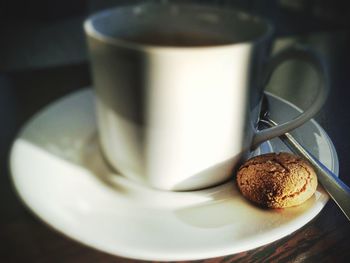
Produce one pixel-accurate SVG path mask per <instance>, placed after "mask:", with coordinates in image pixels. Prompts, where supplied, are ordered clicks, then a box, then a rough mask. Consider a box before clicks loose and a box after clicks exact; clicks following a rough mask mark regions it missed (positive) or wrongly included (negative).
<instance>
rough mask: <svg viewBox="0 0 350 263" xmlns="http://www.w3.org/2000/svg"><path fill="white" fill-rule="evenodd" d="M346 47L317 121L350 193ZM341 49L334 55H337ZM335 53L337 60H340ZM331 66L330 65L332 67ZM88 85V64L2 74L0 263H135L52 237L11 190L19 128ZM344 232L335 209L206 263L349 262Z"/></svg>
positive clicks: (330, 206) (349, 234)
mask: <svg viewBox="0 0 350 263" xmlns="http://www.w3.org/2000/svg"><path fill="white" fill-rule="evenodd" d="M346 36H347V38H346V39H347V40H346V41H347V42H344V43H345V44H344V43H343V45H340V46H337V48H336V50H338V52H335V53H332V52H331V53H330V54H331V55H330V56H329V57H330V59H331V60H332V67H331V68H330V70H331V72H332V76H333V77H332V82H331V84H332V89H331V94H330V97H329V99H328V101H327V104H326V106H325V107H324V110H323V111H322V112H321V113H320V114H319V115H318V117H317V120H318V121H319V122H320V123H321V124H322V126H323V127H324V129H325V130H326V131H327V133H328V134H329V136H330V137H331V139H332V141H333V143H334V145H335V147H336V149H337V152H338V155H339V161H340V177H341V178H342V179H343V180H344V181H345V182H346V183H347V184H348V185H350V157H349V154H348V153H349V152H350V139H349V136H350V112H349V108H348V107H349V97H350V87H349V85H350V81H349V79H348V77H349V74H348V73H350V72H349V70H348V69H349V68H350V63H349V62H348V59H349V58H350V56H349V50H348V49H346V48H344V46H347V44H346V43H349V41H348V40H349V39H348V34H346ZM338 47H339V48H338ZM339 50H340V52H339ZM330 63H331V62H330ZM88 85H91V80H90V75H89V69H88V65H87V63H86V62H80V63H68V64H61V65H58V66H53V65H50V66H45V67H42V68H26V69H17V70H10V71H6V70H3V71H1V72H0V120H1V124H2V125H1V129H0V165H1V166H0V211H1V216H0V262H134V260H129V259H124V258H120V257H115V256H111V255H108V254H105V253H103V252H99V251H97V250H94V249H92V248H88V247H86V246H84V245H81V244H79V243H77V242H75V241H72V240H70V239H69V238H67V237H64V236H62V235H61V234H58V233H57V232H55V231H54V230H52V229H50V228H49V227H47V226H46V225H44V224H43V223H42V222H41V221H40V220H38V219H37V218H35V217H34V216H33V215H32V213H31V212H29V210H28V209H27V208H26V207H25V206H24V205H23V204H22V203H21V202H20V200H19V199H18V198H17V196H16V193H15V190H14V188H13V186H12V184H11V180H10V176H11V175H10V171H9V166H8V158H9V156H8V154H9V150H10V147H11V143H12V142H13V140H14V139H15V137H16V134H17V133H18V131H19V129H20V128H21V127H22V126H23V125H24V123H25V122H26V121H27V120H28V119H29V118H30V117H31V116H32V115H33V114H34V113H36V112H37V111H39V110H40V109H41V108H42V107H44V106H46V105H48V104H49V103H50V102H53V101H55V100H56V99H57V98H60V97H62V96H63V95H66V94H68V93H70V92H74V91H76V90H78V89H80V88H83V87H86V86H88ZM349 258H350V224H349V222H348V221H347V220H346V218H345V217H344V216H343V215H342V213H341V212H340V211H339V209H338V208H337V206H336V205H335V204H334V202H332V201H329V202H328V203H327V205H326V206H325V207H324V209H323V210H322V211H321V212H320V214H319V215H318V216H317V217H316V218H314V219H313V220H312V221H311V222H309V223H308V224H307V225H305V226H304V227H302V228H301V229H299V230H298V231H296V232H294V233H293V234H291V235H289V236H287V237H285V238H283V239H281V240H278V241H276V242H273V243H271V244H268V245H265V246H262V247H260V248H257V249H254V250H251V251H247V252H243V253H239V254H236V255H231V256H226V257H220V258H214V259H207V260H204V262H249V261H251V262H255V261H256V262H280V261H283V262H285V261H291V262H349Z"/></svg>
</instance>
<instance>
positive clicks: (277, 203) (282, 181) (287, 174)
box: [237, 152, 317, 208]
mask: <svg viewBox="0 0 350 263" xmlns="http://www.w3.org/2000/svg"><path fill="white" fill-rule="evenodd" d="M237 185H238V188H239V189H240V191H241V193H242V194H243V196H245V197H246V198H247V199H249V200H250V201H252V202H254V203H257V204H259V205H261V206H265V207H270V208H285V207H291V206H296V205H299V204H301V203H303V202H305V201H306V200H307V199H309V198H310V197H311V196H312V195H313V194H314V192H315V191H316V188H317V176H316V173H315V171H314V169H313V168H312V166H311V165H310V164H309V163H308V162H307V161H306V160H304V159H302V158H300V157H299V156H296V155H294V154H290V153H284V152H283V153H268V154H263V155H259V156H256V157H253V158H251V159H249V160H247V161H246V162H245V163H244V164H243V165H242V166H241V167H240V168H239V170H238V173H237Z"/></svg>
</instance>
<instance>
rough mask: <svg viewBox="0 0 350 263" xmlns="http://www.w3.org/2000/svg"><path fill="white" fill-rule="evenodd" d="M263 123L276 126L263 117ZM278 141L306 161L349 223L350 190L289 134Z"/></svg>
mask: <svg viewBox="0 0 350 263" xmlns="http://www.w3.org/2000/svg"><path fill="white" fill-rule="evenodd" d="M263 122H264V123H265V124H267V125H269V126H275V125H277V123H276V122H274V121H273V120H271V119H270V118H268V117H267V116H265V118H264V120H263ZM280 139H281V140H282V141H283V142H284V143H285V144H286V145H287V146H288V148H289V149H291V150H292V151H293V152H294V153H296V154H298V155H300V156H302V157H304V158H305V159H307V160H308V161H309V162H310V163H311V164H312V165H313V167H314V168H315V171H316V173H317V175H318V176H317V177H318V179H319V181H320V182H321V184H322V185H323V187H324V188H325V189H326V191H327V192H328V194H329V195H330V196H331V198H332V199H333V200H334V201H335V203H336V204H337V205H338V206H339V208H340V209H341V210H342V211H343V213H344V215H345V216H346V217H347V219H348V220H349V221H350V188H349V186H347V185H346V184H345V183H344V182H343V181H342V180H340V179H339V178H338V177H337V176H336V175H335V174H334V173H333V172H332V171H330V170H329V169H328V168H327V167H326V166H325V165H324V164H322V163H321V162H320V161H319V160H318V159H317V158H316V157H314V156H313V155H312V154H311V153H310V152H309V151H308V150H306V149H305V148H304V147H303V146H302V145H301V144H300V143H299V142H298V141H297V140H296V139H295V138H294V137H293V136H292V135H291V134H290V133H285V134H284V135H281V136H280Z"/></svg>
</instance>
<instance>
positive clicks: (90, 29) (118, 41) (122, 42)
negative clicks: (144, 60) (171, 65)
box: [83, 3, 274, 51]
mask: <svg viewBox="0 0 350 263" xmlns="http://www.w3.org/2000/svg"><path fill="white" fill-rule="evenodd" d="M162 5H164V4H161V3H158V4H157V3H143V4H131V5H126V6H125V5H124V6H119V7H114V8H107V9H104V10H101V11H99V12H97V13H94V14H92V15H90V16H89V17H88V18H86V19H85V21H84V24H83V27H84V31H85V34H86V36H90V37H93V38H95V39H97V40H100V41H102V42H105V43H108V44H111V45H115V46H120V47H124V48H129V49H135V50H149V51H170V50H172V51H195V50H213V49H215V50H216V49H227V48H232V47H233V46H238V45H240V44H247V43H260V42H262V41H264V40H266V39H268V38H269V37H272V35H273V32H274V28H273V26H272V24H271V23H270V22H269V21H268V20H267V19H265V18H262V17H260V16H256V15H253V14H249V13H247V12H245V11H242V10H238V9H229V10H227V9H223V8H220V7H215V6H210V5H198V4H184V3H181V4H173V3H167V4H166V5H167V6H169V7H170V6H171V7H175V8H178V7H180V8H206V9H211V10H217V11H220V12H226V13H232V14H235V15H237V16H238V17H239V18H240V19H242V18H244V19H246V18H249V19H250V20H252V21H256V22H259V23H264V24H265V27H266V30H265V31H264V32H263V33H261V34H260V35H259V36H258V37H256V38H253V39H251V40H246V41H240V42H232V43H227V44H226V43H225V44H218V45H205V46H175V45H155V44H146V43H137V42H133V41H130V40H126V39H123V38H122V37H111V36H109V35H107V34H104V33H101V32H100V31H98V30H96V28H95V27H94V26H93V20H95V19H98V18H101V17H104V16H107V15H108V14H110V13H113V12H114V11H116V10H120V9H126V8H130V7H133V8H142V7H148V8H152V7H159V6H162Z"/></svg>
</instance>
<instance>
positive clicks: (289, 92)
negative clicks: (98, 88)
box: [0, 0, 350, 262]
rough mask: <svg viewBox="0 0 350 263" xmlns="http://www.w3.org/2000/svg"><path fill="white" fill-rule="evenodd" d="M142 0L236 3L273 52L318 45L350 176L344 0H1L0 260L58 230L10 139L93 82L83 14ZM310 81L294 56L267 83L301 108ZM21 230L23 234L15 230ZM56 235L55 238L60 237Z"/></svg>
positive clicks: (328, 122) (331, 123)
mask: <svg viewBox="0 0 350 263" xmlns="http://www.w3.org/2000/svg"><path fill="white" fill-rule="evenodd" d="M142 2H164V3H165V2H185V3H192V2H195V3H201V4H209V5H217V6H220V7H224V8H239V9H242V10H245V11H247V12H251V13H254V14H257V15H260V16H263V17H265V18H267V19H269V20H270V21H271V22H272V23H273V24H274V25H275V29H276V32H275V36H276V41H275V44H274V48H273V52H278V50H280V49H282V48H283V47H285V46H287V45H290V44H293V43H296V42H298V43H304V44H307V45H309V46H311V47H312V48H313V49H315V50H317V51H318V52H319V53H320V54H321V55H322V56H323V58H324V59H325V61H326V62H327V65H328V68H329V72H330V80H331V93H330V97H329V99H328V101H327V103H326V105H325V107H324V109H323V110H322V111H321V112H320V113H319V114H318V116H317V117H316V119H317V120H318V121H319V122H320V123H321V125H322V126H323V127H324V128H325V130H326V131H327V133H328V134H329V135H330V137H331V138H332V140H333V142H334V144H335V147H336V149H337V152H338V155H339V159H340V164H341V165H340V173H341V175H343V176H342V178H343V180H344V181H345V182H346V183H347V184H348V185H349V184H350V176H348V175H349V174H350V165H349V164H347V163H350V159H349V157H348V156H349V154H348V153H349V152H350V139H349V137H348V136H349V135H350V110H349V109H348V108H347V107H348V106H349V105H350V101H349V97H350V79H349V75H350V71H349V69H350V62H349V59H350V51H349V47H350V34H349V32H350V18H349V16H350V10H349V5H348V4H346V1H338V0H332V1H331V0H231V1H230V0H211V1H209V0H202V1H199V0H197V1H190V0H188V1H183V0H169V1H140V0H134V1H127V0H74V1H71V0H61V1H47V0H31V1H26V0H0V120H1V132H0V200H1V202H0V209H1V216H0V223H1V226H0V242H1V243H3V244H1V245H0V261H2V262H10V261H6V259H24V258H25V257H26V256H33V253H40V251H36V250H35V249H34V250H33V248H27V250H26V248H25V246H24V245H26V244H27V243H30V242H31V241H32V240H31V239H30V236H31V235H32V236H33V235H43V237H42V238H41V237H40V236H39V237H38V236H37V237H36V239H35V240H36V241H39V242H44V241H45V240H46V239H47V238H49V239H50V238H51V239H55V238H56V236H55V235H56V234H52V233H46V232H45V231H44V230H42V229H43V227H42V226H41V225H38V224H37V223H34V221H33V220H31V216H30V215H28V214H27V213H28V212H27V211H26V210H24V209H23V206H22V205H21V204H20V203H19V201H18V200H17V198H16V196H15V194H14V192H13V189H12V187H11V183H10V179H9V170H8V164H7V162H8V153H9V149H10V145H11V143H12V141H13V139H14V138H15V136H16V134H17V133H18V131H19V129H20V127H21V126H22V125H23V124H24V122H25V121H26V120H28V119H29V118H30V117H31V116H32V115H33V114H34V113H35V112H37V111H38V110H39V109H40V108H42V107H44V106H45V105H47V104H49V103H50V102H52V101H54V100H56V99H57V98H59V97H61V96H63V95H66V94H68V93H70V92H72V91H75V90H78V89H80V88H83V87H86V86H89V85H91V78H90V74H89V66H88V57H87V52H86V46H85V39H84V33H83V28H82V23H83V21H84V19H85V18H86V17H87V16H88V15H89V14H91V13H94V12H97V11H98V10H101V9H105V8H109V7H113V6H118V5H126V4H131V3H142ZM315 83H316V80H315V75H314V72H313V71H312V69H311V68H309V67H308V66H307V65H304V64H302V63H300V62H296V61H294V62H290V63H285V64H283V65H282V66H281V67H280V68H279V69H278V70H277V71H276V72H275V74H274V75H273V77H272V79H271V81H270V83H269V85H268V90H270V91H272V92H274V93H276V94H278V95H280V96H282V97H284V98H287V99H288V100H290V101H292V102H293V103H295V104H296V105H298V106H299V107H301V108H304V107H306V106H307V105H308V104H309V103H310V101H311V100H312V98H313V97H314V95H315V93H316V92H317V87H316V86H315ZM35 222H36V221H35ZM40 231H42V232H40ZM35 233H36V234H35ZM38 233H39V234H38ZM40 233H41V234H40ZM19 235H23V236H22V237H21V238H19V239H18V238H15V237H16V236H19ZM5 240H6V242H5ZM16 242H17V243H18V242H19V246H21V244H22V246H21V249H22V250H23V249H24V252H23V254H22V256H21V255H16V256H14V255H13V253H12V252H11V251H12V248H13V247H16V246H17V245H15V243H16ZM21 242H22V243H21ZM57 242H58V243H54V244H56V245H59V244H61V243H60V242H59V241H57ZM41 245H42V246H45V245H43V244H41ZM52 250H54V248H52ZM63 253H69V250H68V252H63ZM72 253H73V252H72ZM74 253H75V252H74ZM76 253H78V252H76ZM4 260H5V261H4ZM11 262H12V261H11ZM16 262H17V261H16Z"/></svg>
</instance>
